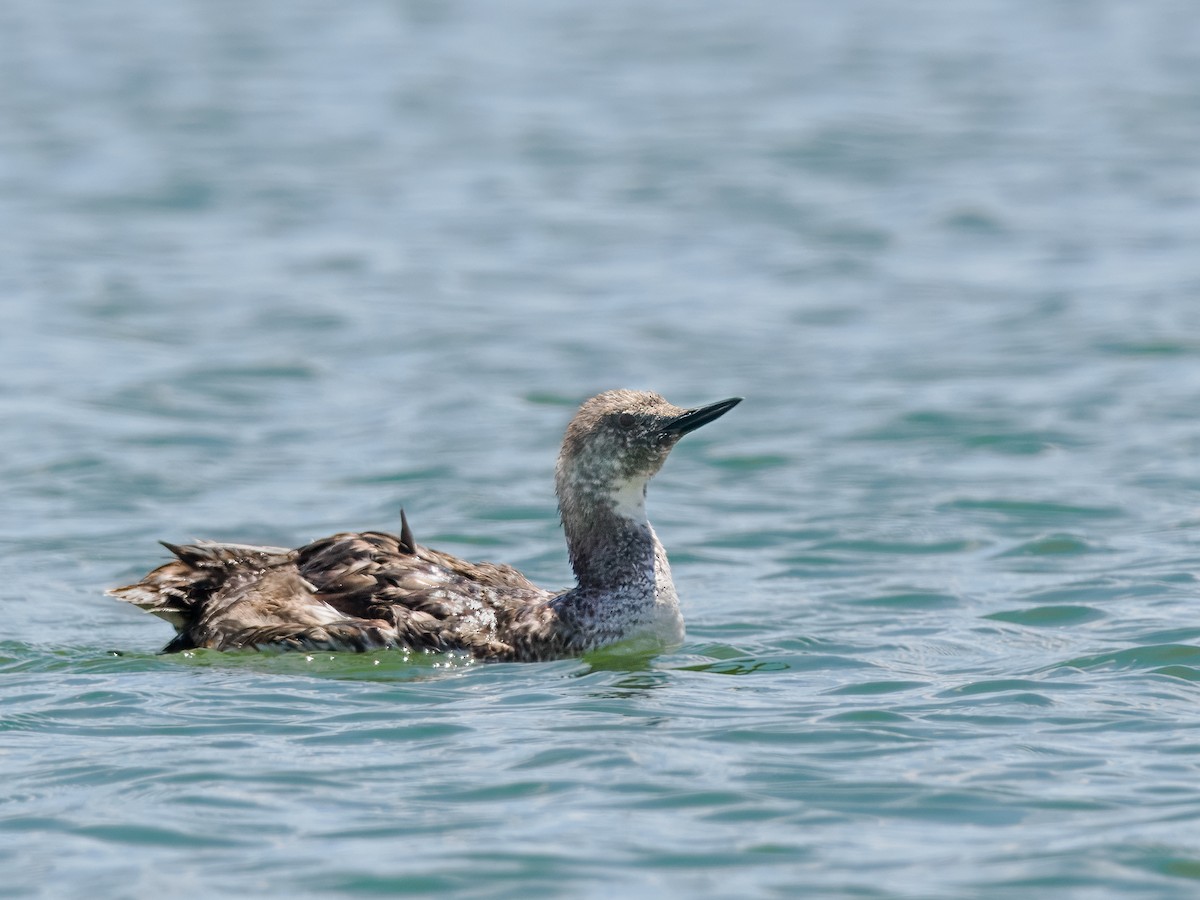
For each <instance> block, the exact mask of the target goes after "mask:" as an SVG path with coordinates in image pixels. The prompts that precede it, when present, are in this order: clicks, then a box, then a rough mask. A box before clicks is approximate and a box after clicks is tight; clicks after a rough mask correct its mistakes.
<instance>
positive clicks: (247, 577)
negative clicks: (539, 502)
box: [109, 390, 741, 660]
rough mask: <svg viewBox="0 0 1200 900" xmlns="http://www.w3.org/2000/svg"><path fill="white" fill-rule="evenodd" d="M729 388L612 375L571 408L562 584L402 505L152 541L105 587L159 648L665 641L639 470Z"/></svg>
mask: <svg viewBox="0 0 1200 900" xmlns="http://www.w3.org/2000/svg"><path fill="white" fill-rule="evenodd" d="M740 402H741V398H740V397H734V398H731V399H729V400H722V401H721V402H719V403H713V404H711V405H710V406H702V407H699V408H697V409H682V408H680V407H678V406H672V405H671V404H670V403H668V402H667V401H666V400H664V399H663V398H662V397H661V396H659V395H658V394H654V393H649V392H644V391H629V390H616V391H606V392H605V393H603V394H599V395H598V396H595V397H593V398H591V399H590V400H588V401H587V402H586V403H584V404H583V405H582V406H581V407H580V408H579V411H578V412H577V413H576V414H575V417H574V418H573V419H572V420H571V423H570V424H569V425H568V426H567V431H566V434H565V435H564V437H563V445H562V450H561V452H560V453H559V455H558V465H557V468H556V470H555V487H556V491H557V493H558V507H559V511H560V513H561V515H562V524H563V530H564V532H565V533H566V539H567V549H568V552H569V554H570V559H571V566H572V568H573V569H574V570H575V576H576V578H577V579H578V583H577V585H576V586H575V587H573V588H571V589H570V590H567V591H562V592H559V593H554V592H551V591H547V590H543V589H542V588H539V587H537V586H536V585H534V584H533V583H532V582H530V581H529V580H527V579H526V578H525V576H523V575H522V574H521V573H520V572H518V571H517V570H516V569H514V568H512V567H511V566H506V565H496V564H493V563H470V562H465V561H464V560H461V559H457V558H455V557H453V556H450V555H449V554H446V553H440V552H438V551H437V550H431V549H429V548H428V547H423V546H421V545H419V544H417V543H416V542H415V541H414V540H413V536H412V531H411V530H410V529H409V527H408V522H407V520H406V519H405V518H404V514H403V512H401V530H400V534H399V535H398V536H397V535H392V534H385V533H383V532H378V531H365V532H361V533H355V532H348V533H343V534H335V535H333V536H332V537H328V538H324V539H323V540H319V541H315V542H314V543H311V544H307V545H306V546H303V547H300V548H298V549H295V550H288V549H283V548H278V547H257V546H249V545H244V544H221V543H208V542H202V543H198V544H194V545H190V546H183V547H180V546H174V545H172V544H166V545H165V546H166V547H167V549H169V550H170V551H171V552H172V553H174V554H175V556H176V559H174V560H172V561H171V562H168V563H166V564H165V565H162V566H159V567H158V568H157V569H155V570H154V571H152V572H150V573H149V574H147V575H146V576H145V578H143V579H142V580H141V581H139V582H138V583H137V584H131V585H128V586H127V587H120V588H114V589H113V590H111V591H109V593H110V594H112V595H113V596H115V597H118V598H120V599H121V600H126V601H128V602H130V603H133V604H134V605H136V606H140V607H141V608H142V609H144V610H146V611H147V612H151V613H153V614H154V615H156V616H160V617H161V618H164V619H166V620H167V621H168V622H170V623H171V624H172V625H174V626H175V629H176V631H177V632H178V634H177V635H176V637H175V639H174V640H173V641H171V642H170V643H169V644H167V646H166V647H165V648H164V652H166V653H171V652H175V651H180V650H190V649H196V648H209V649H214V650H232V649H238V648H247V649H260V650H261V649H267V648H277V649H284V650H287V649H294V650H351V651H370V650H379V649H386V648H407V649H411V650H432V651H445V650H453V651H460V652H464V653H468V654H470V655H471V656H474V657H476V658H479V659H494V660H544V659H555V658H558V657H565V656H574V655H578V654H580V653H585V652H587V651H589V650H593V649H596V648H598V647H603V646H607V645H610V644H615V643H618V642H623V641H628V640H633V641H638V642H639V643H641V642H642V641H645V642H647V643H648V644H650V646H670V645H673V644H678V643H679V642H680V641H681V640H682V639H683V618H682V616H681V615H680V613H679V598H678V597H677V596H676V594H675V585H674V584H673V583H672V581H671V567H670V565H669V564H668V563H667V554H666V552H665V551H664V550H663V547H662V544H660V543H659V541H658V537H657V535H655V533H654V529H653V528H651V527H650V522H649V521H648V520H647V519H646V505H645V497H646V484H647V483H648V482H649V480H650V478H651V477H652V476H653V475H654V474H655V473H656V472H657V471H658V470H659V469H660V468H661V467H662V464H663V462H664V461H665V460H666V458H667V454H668V453H670V451H671V448H672V447H674V446H675V444H676V442H677V441H678V440H679V438H680V437H682V436H683V435H685V434H687V433H688V432H689V431H693V430H695V429H696V428H699V427H700V426H701V425H705V424H707V423H708V422H711V421H713V420H714V419H716V418H718V417H719V416H722V415H724V414H725V413H727V412H728V411H729V410H731V409H733V407H734V406H736V405H737V404H738V403H740Z"/></svg>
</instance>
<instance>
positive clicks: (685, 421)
mask: <svg viewBox="0 0 1200 900" xmlns="http://www.w3.org/2000/svg"><path fill="white" fill-rule="evenodd" d="M741 402H742V398H741V397H730V398H729V399H728V400H722V401H720V402H719V403H712V404H710V405H708V406H701V407H700V408H699V409H689V410H688V411H687V412H685V413H684V414H683V415H682V416H677V417H675V418H674V419H672V420H671V421H670V422H668V423H667V424H666V425H664V426H663V433H664V434H680V435H683V434H687V433H688V432H689V431H695V430H696V429H697V428H699V427H700V426H701V425H707V424H708V423H709V422H711V421H713V419H719V418H721V416H723V415H725V413H727V412H729V411H730V410H731V409H733V408H734V407H735V406H737V405H738V404H739V403H741Z"/></svg>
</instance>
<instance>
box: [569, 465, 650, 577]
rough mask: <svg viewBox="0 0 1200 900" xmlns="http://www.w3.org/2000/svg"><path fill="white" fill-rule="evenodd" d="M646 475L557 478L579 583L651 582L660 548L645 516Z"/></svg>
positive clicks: (571, 553) (571, 555)
mask: <svg viewBox="0 0 1200 900" xmlns="http://www.w3.org/2000/svg"><path fill="white" fill-rule="evenodd" d="M646 481H647V479H644V478H636V479H626V480H621V481H616V482H611V483H606V484H597V483H596V482H590V483H583V484H581V483H571V482H567V481H565V480H563V481H560V483H559V486H558V487H559V511H560V513H561V514H562V523H563V531H564V532H565V534H566V539H567V551H568V553H569V554H570V557H571V568H572V569H574V571H575V577H576V578H577V579H578V580H579V586H580V587H581V588H599V589H606V588H608V589H611V588H617V587H627V586H630V585H631V584H634V583H641V582H644V583H646V584H647V585H649V586H653V584H654V581H655V562H656V559H658V558H659V557H660V556H662V557H664V558H665V554H663V550H662V546H661V545H660V544H659V542H658V537H657V536H656V535H655V534H654V529H653V528H651V527H650V522H649V520H647V518H646Z"/></svg>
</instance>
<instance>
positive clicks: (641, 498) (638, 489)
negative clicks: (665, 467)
mask: <svg viewBox="0 0 1200 900" xmlns="http://www.w3.org/2000/svg"><path fill="white" fill-rule="evenodd" d="M609 496H611V497H612V502H613V512H615V513H616V514H617V515H618V516H620V517H621V518H623V519H629V520H631V521H633V522H643V523H644V522H646V479H644V478H629V479H626V480H625V481H618V482H617V484H616V485H615V486H614V487H613V490H612V493H611V494H610V495H609Z"/></svg>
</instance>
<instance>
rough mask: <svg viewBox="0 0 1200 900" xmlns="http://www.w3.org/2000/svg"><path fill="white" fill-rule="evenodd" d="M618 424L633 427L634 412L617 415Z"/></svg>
mask: <svg viewBox="0 0 1200 900" xmlns="http://www.w3.org/2000/svg"><path fill="white" fill-rule="evenodd" d="M617 424H618V425H620V426H621V427H622V428H632V427H633V413H621V414H620V415H619V416H617Z"/></svg>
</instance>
